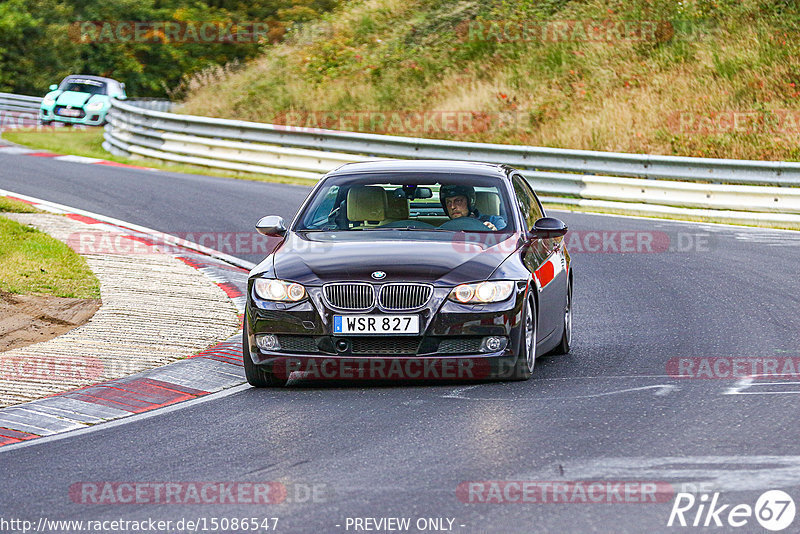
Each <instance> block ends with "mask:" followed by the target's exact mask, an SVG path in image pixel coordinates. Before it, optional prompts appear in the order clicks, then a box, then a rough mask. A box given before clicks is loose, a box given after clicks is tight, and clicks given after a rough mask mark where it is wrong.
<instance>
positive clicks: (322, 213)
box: [305, 185, 339, 229]
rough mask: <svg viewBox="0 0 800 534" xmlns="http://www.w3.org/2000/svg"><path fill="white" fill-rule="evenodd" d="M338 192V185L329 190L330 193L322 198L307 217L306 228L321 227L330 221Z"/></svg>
mask: <svg viewBox="0 0 800 534" xmlns="http://www.w3.org/2000/svg"><path fill="white" fill-rule="evenodd" d="M338 194H339V186H338V185H334V186H332V187H331V188H330V189H329V190H328V193H327V194H326V195H325V196H324V197H323V198H322V201H321V202H320V203H319V204H318V205H317V206H316V207H314V208H313V209H312V210H311V211H310V212H309V214H308V216H307V217H306V220H305V226H306V228H309V229H315V228H320V227H321V226H323V225H324V224H326V223H327V222H328V220H329V218H330V216H331V215H332V212H333V209H334V207H335V205H336V198H337V196H338Z"/></svg>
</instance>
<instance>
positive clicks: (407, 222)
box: [379, 219, 436, 228]
mask: <svg viewBox="0 0 800 534" xmlns="http://www.w3.org/2000/svg"><path fill="white" fill-rule="evenodd" d="M379 228H436V227H435V226H434V225H432V224H428V223H426V222H423V221H412V220H411V219H404V220H402V221H394V222H390V223H387V224H382V225H381V226H380V227H379Z"/></svg>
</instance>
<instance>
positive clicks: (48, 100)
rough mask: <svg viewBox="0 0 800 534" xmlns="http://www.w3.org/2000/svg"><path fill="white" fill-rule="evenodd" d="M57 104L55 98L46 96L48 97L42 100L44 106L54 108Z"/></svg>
mask: <svg viewBox="0 0 800 534" xmlns="http://www.w3.org/2000/svg"><path fill="white" fill-rule="evenodd" d="M55 103H56V99H55V98H53V97H52V96H46V97H44V98H43V99H42V105H43V106H52V105H53V104H55Z"/></svg>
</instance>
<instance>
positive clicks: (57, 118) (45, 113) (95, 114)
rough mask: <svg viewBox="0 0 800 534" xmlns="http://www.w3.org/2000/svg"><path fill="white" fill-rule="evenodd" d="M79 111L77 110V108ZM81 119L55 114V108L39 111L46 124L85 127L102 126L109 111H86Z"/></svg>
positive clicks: (40, 118) (41, 119)
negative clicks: (55, 123) (53, 123)
mask: <svg viewBox="0 0 800 534" xmlns="http://www.w3.org/2000/svg"><path fill="white" fill-rule="evenodd" d="M76 109H77V108H76ZM80 111H81V112H82V113H83V116H81V117H64V116H62V115H58V114H57V113H56V112H55V108H49V109H48V108H42V109H40V110H39V120H40V121H46V122H63V123H65V124H82V125H84V126H102V125H103V124H105V121H106V113H107V112H108V110H100V111H85V110H83V109H81V110H80Z"/></svg>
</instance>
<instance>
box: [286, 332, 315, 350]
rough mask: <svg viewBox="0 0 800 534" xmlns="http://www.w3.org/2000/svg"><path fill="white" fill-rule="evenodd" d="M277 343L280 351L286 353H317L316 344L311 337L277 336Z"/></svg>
mask: <svg viewBox="0 0 800 534" xmlns="http://www.w3.org/2000/svg"><path fill="white" fill-rule="evenodd" d="M278 343H280V344H281V350H282V351H286V352H300V353H304V354H312V353H315V352H319V348H318V347H317V343H316V341H314V338H313V337H311V336H287V335H279V336H278Z"/></svg>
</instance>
